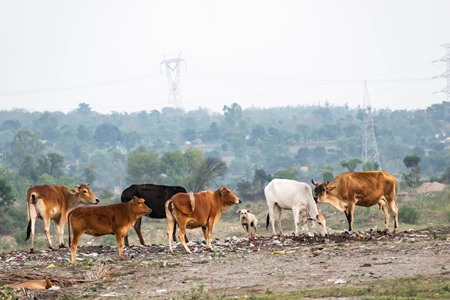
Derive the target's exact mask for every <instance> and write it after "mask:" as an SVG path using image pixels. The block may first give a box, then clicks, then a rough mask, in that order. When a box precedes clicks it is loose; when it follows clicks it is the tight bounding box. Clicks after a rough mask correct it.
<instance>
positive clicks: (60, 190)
mask: <svg viewBox="0 0 450 300" xmlns="http://www.w3.org/2000/svg"><path fill="white" fill-rule="evenodd" d="M98 202H99V200H98V199H97V197H96V196H95V195H94V193H92V191H91V189H90V188H89V184H80V185H77V186H76V188H75V189H69V188H68V187H66V186H65V185H36V186H33V187H30V188H29V189H28V191H27V206H28V207H27V211H28V227H27V237H26V239H25V240H28V239H29V238H30V235H31V248H30V252H31V253H33V251H34V228H35V224H36V218H40V219H42V220H44V231H45V234H46V236H47V240H48V246H49V247H50V249H52V250H53V245H52V240H51V237H50V220H53V222H54V224H55V228H56V232H57V234H58V237H59V248H64V247H65V245H64V226H65V224H66V221H67V215H68V213H69V212H70V211H72V210H73V209H75V208H77V207H79V206H83V205H88V204H97V203H98Z"/></svg>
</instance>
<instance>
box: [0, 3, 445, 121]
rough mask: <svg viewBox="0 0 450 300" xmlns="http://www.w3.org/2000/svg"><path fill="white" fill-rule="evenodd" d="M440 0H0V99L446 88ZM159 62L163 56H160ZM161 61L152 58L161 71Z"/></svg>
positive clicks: (378, 99) (390, 92)
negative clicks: (176, 64)
mask: <svg viewBox="0 0 450 300" xmlns="http://www.w3.org/2000/svg"><path fill="white" fill-rule="evenodd" d="M444 44H450V1H448V0H405V1H396V0H386V1H384V0H374V1H365V0H354V1H353V0H352V1H349V0H330V1H324V0H310V1H303V0H296V1H294V0H292V1H288V0H276V1H275V0H273V1H264V0H251V1H247V0H236V1H234V0H223V1H216V0H203V1H200V0H199V1H196V0H188V1H187V0H179V1H178V0H174V1H172V0H163V1H152V0H148V1H144V0H142V1H137V0H136V1H133V0H127V1H112V0H104V1H102V0H90V1H83V0H76V1H75V0H73V1H72V0H65V1H60V0H58V1H32V0H26V1H25V0H0V109H6V110H10V109H14V108H25V109H28V110H31V111H46V110H48V111H63V112H68V111H71V110H73V109H76V108H77V107H78V104H79V103H82V102H84V103H88V104H89V105H90V106H91V108H92V109H93V110H95V111H98V112H101V113H110V112H111V111H116V112H123V111H127V112H134V111H142V110H147V111H148V110H153V109H161V108H162V107H165V106H169V83H168V78H167V75H166V71H165V69H164V68H162V69H161V67H164V64H162V65H161V62H162V61H163V60H165V59H172V58H178V55H179V54H180V53H181V58H182V59H183V60H184V61H185V62H186V64H184V63H182V64H181V65H180V66H181V68H180V70H181V72H180V78H179V89H180V94H181V101H182V105H183V107H184V108H185V109H187V110H191V109H197V108H199V107H202V108H208V109H211V110H214V111H219V112H222V108H223V105H231V104H232V103H234V102H236V103H239V104H240V105H241V106H242V108H247V107H251V106H254V107H269V106H277V107H278V106H286V105H292V106H296V105H312V104H319V103H320V104H324V103H325V102H326V101H328V103H329V104H330V105H344V104H345V103H347V104H348V105H349V106H350V107H352V108H353V107H357V106H358V105H362V103H363V91H364V81H366V82H367V87H368V91H369V98H370V101H371V104H372V106H373V107H375V108H390V109H415V108H426V107H427V106H428V105H431V104H434V103H441V102H442V101H444V100H446V99H447V94H446V93H443V92H440V91H441V90H442V89H445V88H446V84H447V81H446V79H445V78H443V77H441V76H440V75H441V74H443V73H444V72H445V71H446V64H445V63H444V62H442V61H440V59H441V58H443V57H444V56H445V55H446V48H444V47H442V45H444ZM172 67H173V65H172ZM161 70H162V72H161Z"/></svg>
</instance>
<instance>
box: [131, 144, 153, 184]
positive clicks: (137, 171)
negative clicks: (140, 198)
mask: <svg viewBox="0 0 450 300" xmlns="http://www.w3.org/2000/svg"><path fill="white" fill-rule="evenodd" d="M126 171H127V174H128V175H127V181H128V183H157V182H158V181H159V180H160V179H159V176H160V174H161V173H160V161H159V158H158V154H157V153H155V152H152V153H150V152H148V151H147V150H145V149H144V148H143V147H139V148H138V149H136V150H134V151H132V152H130V154H129V155H128V157H127V166H126Z"/></svg>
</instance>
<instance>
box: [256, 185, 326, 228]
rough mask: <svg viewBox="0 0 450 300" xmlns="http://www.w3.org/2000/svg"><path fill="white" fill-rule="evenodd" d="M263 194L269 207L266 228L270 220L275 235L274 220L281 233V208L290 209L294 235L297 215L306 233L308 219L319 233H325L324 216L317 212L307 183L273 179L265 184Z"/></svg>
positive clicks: (297, 221) (298, 222)
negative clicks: (292, 216)
mask: <svg viewBox="0 0 450 300" xmlns="http://www.w3.org/2000/svg"><path fill="white" fill-rule="evenodd" d="M264 194H265V196H266V200H267V206H268V208H269V214H268V215H267V221H266V229H267V227H268V226H269V220H270V221H271V223H272V233H273V235H276V232H275V221H277V222H278V229H279V230H280V234H283V230H282V228H281V212H282V210H283V209H289V210H292V213H293V215H294V225H295V232H294V234H295V235H296V236H298V225H299V224H300V220H299V215H302V216H303V224H304V226H305V231H306V233H308V223H307V222H308V220H310V221H312V225H313V228H314V229H315V230H316V231H317V232H318V233H319V235H326V234H327V227H326V221H325V218H324V216H323V215H322V214H319V211H318V209H317V205H316V202H315V201H314V198H313V196H312V189H311V187H310V186H309V185H308V184H306V183H304V182H299V181H295V180H289V179H274V180H272V181H271V182H270V183H269V184H268V185H267V186H266V188H265V189H264Z"/></svg>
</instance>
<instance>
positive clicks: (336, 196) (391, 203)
mask: <svg viewBox="0 0 450 300" xmlns="http://www.w3.org/2000/svg"><path fill="white" fill-rule="evenodd" d="M311 182H312V183H313V184H314V185H315V186H316V187H315V189H314V192H315V194H316V197H315V199H316V201H317V202H327V203H330V204H331V205H333V206H334V207H336V208H337V209H338V210H340V211H343V212H344V213H345V215H346V217H347V220H348V225H349V231H353V213H354V211H355V205H358V206H365V207H370V206H372V205H375V204H378V206H379V209H380V210H381V209H382V210H383V212H384V216H385V221H384V228H385V229H386V230H387V229H388V227H389V218H390V214H389V209H390V211H391V212H392V213H393V214H394V233H395V232H397V231H398V208H397V205H396V204H395V198H396V196H397V180H396V179H395V177H394V176H392V175H391V174H389V173H387V172H385V171H368V172H344V173H341V174H339V175H338V176H336V178H335V179H334V180H333V181H331V182H327V183H320V184H319V183H315V182H314V180H311ZM386 204H387V205H386Z"/></svg>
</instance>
